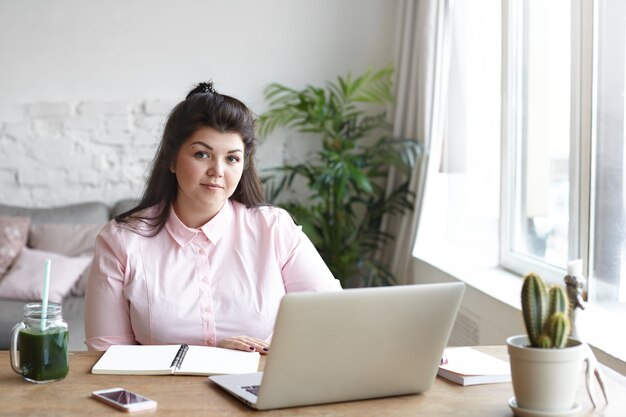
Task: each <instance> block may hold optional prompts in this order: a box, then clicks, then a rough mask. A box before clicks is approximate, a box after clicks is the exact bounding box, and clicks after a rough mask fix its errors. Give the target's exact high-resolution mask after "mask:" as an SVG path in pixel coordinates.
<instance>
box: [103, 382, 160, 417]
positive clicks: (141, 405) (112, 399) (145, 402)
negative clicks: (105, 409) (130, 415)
mask: <svg viewBox="0 0 626 417" xmlns="http://www.w3.org/2000/svg"><path fill="white" fill-rule="evenodd" d="M91 396H92V397H93V398H95V399H96V400H100V401H102V402H104V403H106V404H109V405H110V406H113V407H115V408H117V409H119V410H122V411H126V412H133V411H144V410H153V409H156V408H157V403H156V401H153V400H151V399H149V398H146V397H144V396H142V395H139V394H135V393H134V392H130V391H128V390H125V389H124V388H119V387H117V388H109V389H102V390H98V391H94V392H92V393H91Z"/></svg>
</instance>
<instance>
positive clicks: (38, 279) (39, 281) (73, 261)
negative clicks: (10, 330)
mask: <svg viewBox="0 0 626 417" xmlns="http://www.w3.org/2000/svg"><path fill="white" fill-rule="evenodd" d="M46 259H50V260H51V261H52V264H51V267H50V288H49V291H50V292H49V293H48V300H49V301H50V302H52V303H60V302H62V301H63V298H64V297H65V296H66V295H67V294H68V293H69V292H70V289H71V288H72V286H73V285H74V283H75V282H76V281H77V280H78V278H80V276H81V274H82V273H83V271H84V270H85V268H87V266H88V265H89V263H90V262H91V256H76V257H69V256H65V255H60V254H58V253H53V252H46V251H40V250H36V249H30V248H26V247H25V248H24V249H22V251H21V253H20V254H19V256H18V257H17V259H16V260H15V262H14V263H13V266H12V267H11V269H10V270H9V272H7V273H6V275H5V276H4V278H3V279H2V280H0V298H8V299H13V300H23V301H37V300H41V299H42V294H43V275H44V261H45V260H46Z"/></svg>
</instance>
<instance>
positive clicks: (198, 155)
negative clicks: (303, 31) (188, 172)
mask: <svg viewBox="0 0 626 417" xmlns="http://www.w3.org/2000/svg"><path fill="white" fill-rule="evenodd" d="M194 156H195V157H196V158H208V157H209V154H208V153H206V152H203V151H198V152H196V153H195V154H194Z"/></svg>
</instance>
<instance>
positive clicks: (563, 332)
mask: <svg viewBox="0 0 626 417" xmlns="http://www.w3.org/2000/svg"><path fill="white" fill-rule="evenodd" d="M568 309H569V301H568V298H567V294H566V293H565V290H564V289H563V288H561V287H559V286H552V287H550V288H547V287H546V285H545V283H544V282H543V280H542V279H541V277H540V276H539V275H537V274H535V273H532V272H531V273H530V274H528V275H526V276H525V277H524V285H523V286H522V313H523V315H524V324H525V325H526V332H527V333H528V340H529V341H530V345H531V346H532V347H538V348H563V347H565V345H566V344H567V338H568V337H569V333H570V330H571V324H570V320H569V318H568V317H567V313H568Z"/></svg>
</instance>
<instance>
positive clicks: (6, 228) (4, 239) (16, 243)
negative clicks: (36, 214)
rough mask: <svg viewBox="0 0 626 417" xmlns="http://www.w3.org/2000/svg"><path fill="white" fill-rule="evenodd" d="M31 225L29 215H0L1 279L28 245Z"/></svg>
mask: <svg viewBox="0 0 626 417" xmlns="http://www.w3.org/2000/svg"><path fill="white" fill-rule="evenodd" d="M29 226H30V219H29V218H28V217H18V216H0V279H1V278H2V277H3V276H4V274H5V273H6V272H7V271H8V270H9V268H10V267H11V265H12V264H13V262H14V261H15V259H16V258H17V255H19V253H20V252H21V251H22V248H24V246H25V245H26V240H27V239H28V228H29Z"/></svg>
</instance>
